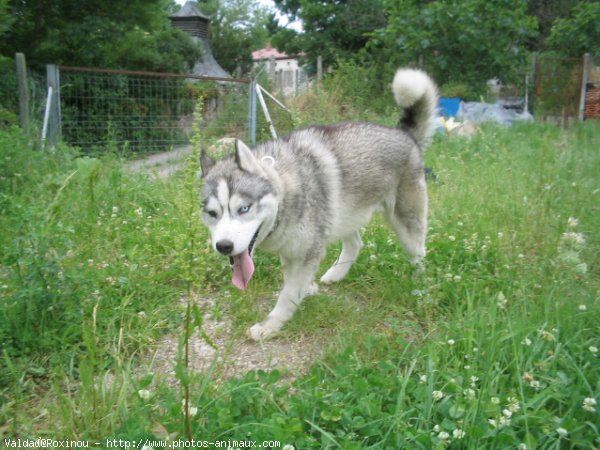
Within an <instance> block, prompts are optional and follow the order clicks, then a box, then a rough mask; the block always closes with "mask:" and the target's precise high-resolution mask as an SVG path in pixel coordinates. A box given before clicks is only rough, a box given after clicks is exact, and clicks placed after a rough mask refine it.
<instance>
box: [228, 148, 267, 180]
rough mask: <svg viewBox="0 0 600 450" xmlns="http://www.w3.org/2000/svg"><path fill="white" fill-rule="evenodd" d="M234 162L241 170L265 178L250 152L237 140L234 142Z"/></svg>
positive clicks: (263, 172)
mask: <svg viewBox="0 0 600 450" xmlns="http://www.w3.org/2000/svg"><path fill="white" fill-rule="evenodd" d="M235 162H236V164H237V166H238V167H239V168H240V169H241V170H245V171H246V172H250V173H254V174H257V175H261V176H265V171H264V170H263V168H262V167H261V166H260V163H259V162H258V160H257V159H256V158H255V156H254V153H252V150H250V148H248V146H247V145H246V144H244V143H243V142H242V141H240V140H239V139H238V140H237V141H235Z"/></svg>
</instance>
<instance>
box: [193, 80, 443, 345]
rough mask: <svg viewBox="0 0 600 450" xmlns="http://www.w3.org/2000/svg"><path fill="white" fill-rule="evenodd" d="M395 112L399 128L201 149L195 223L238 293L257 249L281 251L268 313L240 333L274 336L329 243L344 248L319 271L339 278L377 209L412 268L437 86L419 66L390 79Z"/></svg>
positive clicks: (417, 256)
mask: <svg viewBox="0 0 600 450" xmlns="http://www.w3.org/2000/svg"><path fill="white" fill-rule="evenodd" d="M392 91H393V95H394V97H395V100H396V103H397V104H398V106H399V107H400V109H401V110H402V112H401V118H400V121H399V123H398V126H397V128H388V127H384V126H380V125H375V124H372V123H361V122H357V123H340V124H336V125H328V126H312V127H308V128H304V129H301V130H298V131H295V132H293V133H291V134H290V135H288V136H286V137H283V138H280V139H276V140H274V141H270V142H266V143H263V144H259V145H257V146H256V147H255V148H254V149H250V148H248V147H247V146H246V145H245V144H244V143H243V142H241V141H237V142H236V145H235V147H236V148H235V156H234V157H232V158H230V159H225V160H222V161H219V162H215V161H213V160H211V159H210V158H209V157H208V156H207V155H206V153H205V152H202V155H201V158H200V159H201V168H202V177H203V180H204V183H203V189H202V194H201V200H202V213H203V214H202V215H203V220H204V222H205V223H206V225H207V226H208V228H209V229H210V233H211V239H212V246H213V247H214V249H215V250H216V251H217V252H219V253H221V254H223V255H225V256H228V257H229V258H230V261H231V264H232V266H233V278H232V282H233V284H234V285H235V286H237V287H238V288H240V289H245V288H246V287H247V286H248V283H249V282H250V279H251V278H252V274H253V273H254V263H253V261H252V255H253V252H254V249H255V248H256V247H259V246H260V247H261V248H263V249H264V250H266V251H269V252H272V253H274V254H277V255H279V257H280V258H281V263H282V269H283V277H284V283H283V289H282V290H281V292H280V293H279V297H278V299H277V304H276V305H275V308H274V309H273V310H272V311H271V312H270V313H269V315H268V316H267V317H266V318H265V320H263V321H262V322H260V323H257V324H256V325H254V326H252V327H251V328H250V330H249V331H248V334H249V336H250V337H251V338H252V339H254V340H262V339H266V338H269V337H271V336H272V335H274V334H275V333H277V332H278V331H279V330H280V329H281V327H282V326H283V325H284V324H285V323H286V322H287V321H288V320H289V319H290V318H291V317H292V315H293V314H294V311H295V310H296V309H297V308H298V306H299V305H300V303H301V302H302V300H303V299H304V297H306V296H307V295H313V294H315V293H316V292H317V284H316V283H315V282H314V280H315V275H316V273H317V271H318V270H319V263H320V262H321V260H322V258H323V256H324V254H325V249H326V247H327V245H328V244H331V243H332V242H336V241H340V240H341V241H342V244H343V246H342V251H341V253H340V255H339V257H338V258H337V260H336V261H335V263H334V264H333V266H331V267H330V268H329V270H327V271H326V272H325V274H324V275H323V276H322V277H321V283H324V284H329V283H335V282H337V281H340V280H341V279H342V278H344V276H345V275H346V274H347V273H348V270H349V269H350V267H351V266H352V263H354V261H355V260H356V258H357V256H358V253H359V251H360V249H361V247H362V241H361V238H360V234H359V229H360V228H361V227H362V226H364V225H366V224H367V223H368V222H369V220H370V219H371V216H372V215H373V213H375V212H377V211H382V212H383V214H384V216H385V218H386V219H387V221H388V223H389V225H390V227H391V228H392V230H393V231H394V232H395V233H396V236H397V237H398V239H399V240H400V243H401V244H402V246H403V248H404V249H405V251H406V253H407V254H408V256H409V257H410V260H411V262H412V263H413V264H415V265H417V266H421V265H422V260H423V258H424V256H425V235H426V232H427V188H426V185H425V171H424V164H423V151H424V149H425V147H426V145H427V144H428V143H429V141H430V139H431V136H432V134H433V132H434V130H435V127H436V115H437V108H436V107H437V101H438V99H437V97H438V94H437V89H436V86H435V84H434V82H433V81H432V80H431V78H430V77H429V76H428V75H427V74H425V73H424V72H422V71H419V70H414V69H400V70H398V71H397V72H396V75H395V77H394V80H393V83H392Z"/></svg>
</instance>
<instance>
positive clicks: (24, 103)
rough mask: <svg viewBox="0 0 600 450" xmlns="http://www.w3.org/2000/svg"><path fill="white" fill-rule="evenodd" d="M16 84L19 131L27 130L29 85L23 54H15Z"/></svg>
mask: <svg viewBox="0 0 600 450" xmlns="http://www.w3.org/2000/svg"><path fill="white" fill-rule="evenodd" d="M15 63H16V66H17V83H18V86H19V122H20V124H21V129H22V130H23V131H25V132H27V131H28V130H29V85H28V84H27V63H26V62H25V55H24V54H23V53H16V54H15Z"/></svg>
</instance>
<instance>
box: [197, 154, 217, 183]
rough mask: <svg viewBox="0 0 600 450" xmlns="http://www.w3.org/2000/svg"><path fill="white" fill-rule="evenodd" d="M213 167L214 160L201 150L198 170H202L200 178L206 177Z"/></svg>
mask: <svg viewBox="0 0 600 450" xmlns="http://www.w3.org/2000/svg"><path fill="white" fill-rule="evenodd" d="M214 165H215V160H214V159H212V158H211V157H210V156H208V155H207V154H206V150H205V149H204V148H203V149H202V151H201V152H200V169H201V170H202V178H204V177H205V176H206V174H207V173H208V171H209V170H210V169H211V168H212V167H213V166H214Z"/></svg>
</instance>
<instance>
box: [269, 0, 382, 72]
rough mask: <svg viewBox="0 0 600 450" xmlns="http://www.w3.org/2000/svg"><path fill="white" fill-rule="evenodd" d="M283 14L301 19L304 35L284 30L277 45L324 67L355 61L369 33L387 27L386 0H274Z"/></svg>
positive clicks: (278, 36)
mask: <svg viewBox="0 0 600 450" xmlns="http://www.w3.org/2000/svg"><path fill="white" fill-rule="evenodd" d="M275 4H276V6H277V7H278V8H279V10H280V11H282V13H284V14H287V15H289V16H290V17H291V18H292V19H300V20H301V21H302V25H303V31H302V32H301V33H296V32H293V31H291V30H285V31H282V32H280V34H279V35H276V36H275V38H274V42H276V43H277V47H278V48H279V49H280V50H284V51H287V52H288V53H298V52H299V51H300V50H301V51H303V52H305V53H306V54H307V56H308V58H310V59H311V60H314V59H316V57H317V56H319V55H320V56H322V57H323V61H324V62H325V64H333V63H334V62H335V61H336V60H338V59H352V58H354V57H355V56H356V55H357V53H358V52H359V51H360V50H362V49H363V48H364V47H365V45H366V44H367V42H368V41H369V33H370V32H372V31H373V30H375V29H377V28H381V27H384V26H385V24H386V18H385V14H384V10H383V0H321V1H318V2H315V1H312V0H275Z"/></svg>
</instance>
